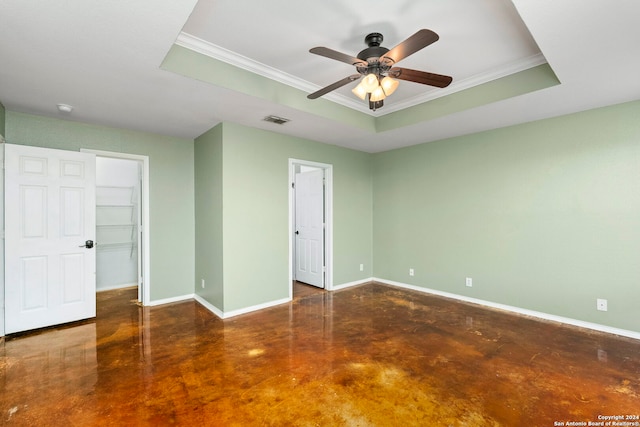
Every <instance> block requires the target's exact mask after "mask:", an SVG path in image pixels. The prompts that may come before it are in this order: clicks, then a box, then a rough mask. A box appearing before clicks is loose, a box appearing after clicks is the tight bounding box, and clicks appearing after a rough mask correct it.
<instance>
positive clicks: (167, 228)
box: [6, 111, 195, 301]
mask: <svg viewBox="0 0 640 427" xmlns="http://www.w3.org/2000/svg"><path fill="white" fill-rule="evenodd" d="M6 133H7V134H6V139H7V142H9V143H12V144H22V145H33V146H38V147H47V148H57V149H63V150H72V151H78V150H80V149H81V148H88V149H95V150H106V151H116V152H123V153H130V154H139V155H146V156H149V169H150V171H149V172H150V183H149V190H150V200H149V204H150V212H151V215H150V216H151V218H150V222H151V224H150V228H151V235H150V239H151V240H150V246H151V247H150V255H151V266H150V267H151V300H152V301H154V300H161V299H165V298H173V297H179V296H183V295H189V294H193V283H194V271H193V258H194V247H195V245H194V228H195V226H194V190H193V189H194V181H193V180H194V178H193V177H194V172H193V169H194V166H193V165H194V158H193V140H189V139H181V138H173V137H168V136H161V135H154V134H149V133H142V132H134V131H129V130H123V129H115V128H108V127H102V126H94V125H88V124H82V123H77V122H71V121H65V120H58V119H52V118H45V117H40V116H33V115H28V114H22V113H16V112H12V111H7V112H6Z"/></svg>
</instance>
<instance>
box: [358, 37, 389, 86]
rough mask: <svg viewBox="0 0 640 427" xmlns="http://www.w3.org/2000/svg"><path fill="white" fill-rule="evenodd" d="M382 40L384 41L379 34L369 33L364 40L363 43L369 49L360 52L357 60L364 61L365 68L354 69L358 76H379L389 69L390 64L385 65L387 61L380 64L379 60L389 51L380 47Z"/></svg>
mask: <svg viewBox="0 0 640 427" xmlns="http://www.w3.org/2000/svg"><path fill="white" fill-rule="evenodd" d="M382 40H384V37H383V36H382V34H380V33H370V34H368V35H367V37H365V38H364V42H365V43H366V44H367V46H369V47H368V48H366V49H364V50H362V51H360V53H358V56H357V58H358V59H361V60H363V61H366V62H367V66H358V67H356V68H357V70H358V72H359V73H360V74H362V75H366V74H376V75H378V76H380V75H381V74H382V73H385V72H387V71H388V70H389V68H391V64H387V63H386V62H387V61H384V62H380V58H381V57H382V56H384V54H385V53H387V52H389V49H387V48H386V47H383V46H380V44H381V43H382Z"/></svg>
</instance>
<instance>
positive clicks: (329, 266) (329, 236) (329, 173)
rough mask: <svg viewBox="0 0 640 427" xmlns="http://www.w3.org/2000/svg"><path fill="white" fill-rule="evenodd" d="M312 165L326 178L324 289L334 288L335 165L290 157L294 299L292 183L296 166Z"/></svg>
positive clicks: (291, 286) (291, 276) (291, 281)
mask: <svg viewBox="0 0 640 427" xmlns="http://www.w3.org/2000/svg"><path fill="white" fill-rule="evenodd" d="M296 165H302V166H311V167H315V168H320V169H324V179H325V196H324V197H325V200H324V210H325V212H324V213H325V219H326V223H325V242H324V245H325V248H324V256H325V261H326V263H325V280H324V289H326V290H328V291H331V290H333V165H331V164H328V163H318V162H313V161H309V160H300V159H293V158H289V181H288V182H287V186H288V188H289V227H288V233H289V299H290V300H291V299H293V268H294V267H293V248H294V240H293V236H294V234H293V233H294V225H295V224H294V223H295V221H294V219H295V217H294V215H295V206H294V189H293V188H292V187H291V183H292V182H294V180H295V174H296V170H295V166H296Z"/></svg>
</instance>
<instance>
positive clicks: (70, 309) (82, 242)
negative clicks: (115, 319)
mask: <svg viewBox="0 0 640 427" xmlns="http://www.w3.org/2000/svg"><path fill="white" fill-rule="evenodd" d="M5 230H6V235H5V249H6V251H5V259H6V264H5V327H6V333H15V332H20V331H26V330H30V329H36V328H42V327H46V326H51V325H56V324H61V323H66V322H72V321H76V320H81V319H87V318H91V317H95V315H96V299H95V288H96V282H95V280H96V278H95V271H96V269H95V265H96V258H95V248H94V240H95V155H94V154H91V153H81V152H74V151H64V150H53V149H47V148H40V147H30V146H21V145H11V144H5Z"/></svg>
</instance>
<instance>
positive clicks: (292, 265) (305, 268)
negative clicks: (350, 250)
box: [289, 159, 333, 298]
mask: <svg viewBox="0 0 640 427" xmlns="http://www.w3.org/2000/svg"><path fill="white" fill-rule="evenodd" d="M289 182H290V192H289V297H290V298H292V297H293V282H294V281H295V280H298V281H300V282H303V283H308V284H310V285H313V286H316V287H319V288H324V289H327V290H331V289H332V286H333V269H332V264H333V238H332V237H333V234H332V233H333V203H332V201H333V166H332V165H330V164H325V163H318V162H312V161H306V160H298V159H289Z"/></svg>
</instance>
